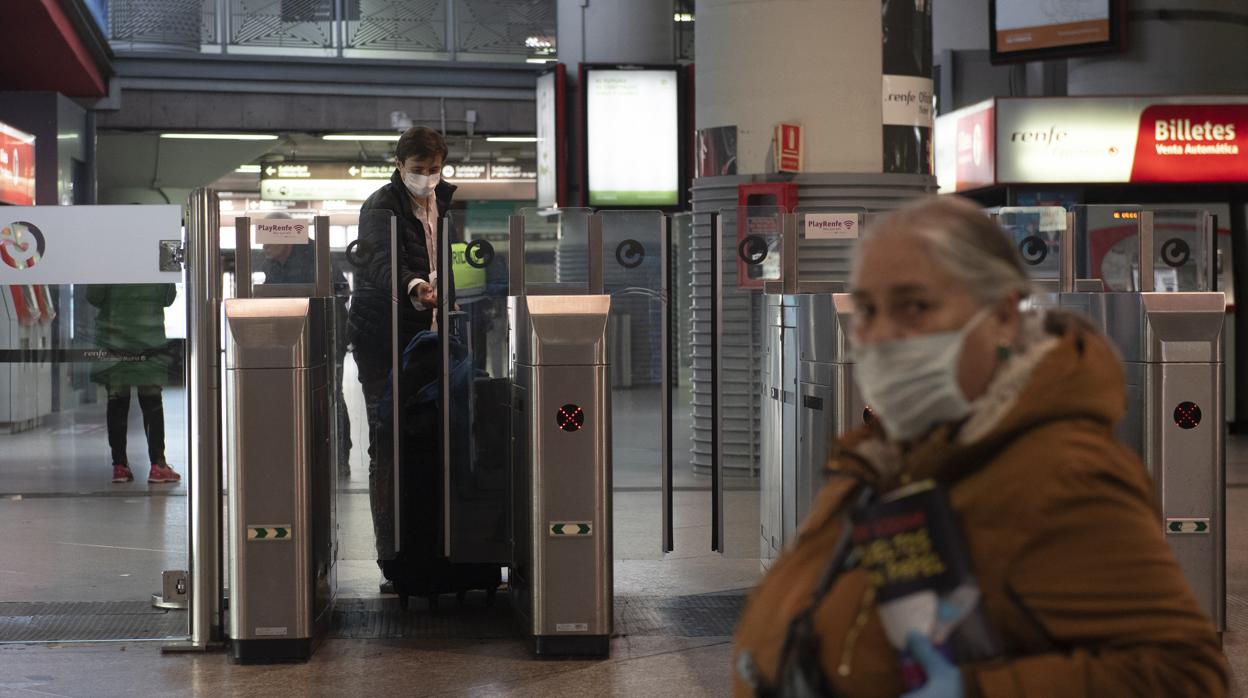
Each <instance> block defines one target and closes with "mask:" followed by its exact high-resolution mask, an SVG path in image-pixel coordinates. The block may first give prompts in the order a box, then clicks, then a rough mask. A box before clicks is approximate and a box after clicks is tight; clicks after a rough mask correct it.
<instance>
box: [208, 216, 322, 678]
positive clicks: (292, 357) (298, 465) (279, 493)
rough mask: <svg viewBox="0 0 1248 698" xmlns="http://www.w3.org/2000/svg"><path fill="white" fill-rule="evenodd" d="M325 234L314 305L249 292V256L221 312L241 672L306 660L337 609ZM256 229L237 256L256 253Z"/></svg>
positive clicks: (233, 648) (242, 237) (242, 238)
mask: <svg viewBox="0 0 1248 698" xmlns="http://www.w3.org/2000/svg"><path fill="white" fill-rule="evenodd" d="M244 221H245V219H244ZM318 224H319V225H318V228H319V230H318V232H319V234H318V236H317V240H316V243H317V248H318V249H317V250H316V253H317V254H316V257H317V258H318V259H317V261H318V262H319V263H318V264H317V268H316V284H315V288H314V289H312V293H313V297H311V298H307V297H297V296H298V295H302V294H301V293H299V291H302V290H303V289H292V295H295V296H296V297H281V296H282V295H283V294H282V293H281V292H280V291H279V290H278V289H277V288H275V287H270V288H268V289H264V290H263V291H267V292H263V291H262V290H261V289H260V288H259V287H257V289H255V292H254V293H253V289H252V288H251V284H250V283H249V281H250V279H251V274H250V266H251V265H250V260H249V255H248V254H247V253H245V252H244V253H242V254H239V255H237V261H236V269H237V270H238V277H237V278H238V279H240V281H239V284H238V292H237V295H238V297H236V298H233V299H230V300H227V301H225V304H224V306H225V327H226V337H227V338H226V366H225V367H226V371H225V373H226V379H225V386H224V387H225V402H226V419H225V433H226V440H225V443H226V451H225V462H226V490H227V492H228V493H229V497H230V506H229V516H228V520H227V530H228V534H227V536H226V539H227V552H228V556H229V565H228V567H229V588H230V595H231V598H230V605H229V639H230V659H231V660H232V661H235V662H240V663H268V662H280V661H303V660H307V659H308V658H309V657H310V656H311V654H312V652H313V651H314V649H315V647H316V645H317V644H318V643H319V641H320V640H321V639H323V638H324V636H325V633H326V632H327V630H328V626H329V622H330V617H331V612H332V610H333V603H334V596H335V593H336V573H335V564H334V563H335V552H336V551H335V548H336V525H335V521H334V515H333V514H334V505H333V499H334V490H335V482H336V477H335V467H334V464H333V462H332V454H333V453H334V450H333V444H334V439H336V438H337V434H336V425H335V423H334V420H333V418H332V414H333V410H334V407H335V406H334V405H333V404H332V403H333V401H334V400H335V398H334V391H333V390H331V389H330V386H331V385H332V379H331V374H332V372H333V370H334V369H333V361H332V358H331V357H332V354H331V345H332V339H331V338H332V336H333V333H332V330H331V328H332V326H333V312H334V301H333V298H332V297H330V296H331V290H330V284H329V272H328V252H329V235H328V219H325V218H320V219H318ZM292 225H293V224H292ZM249 227H250V226H249V225H247V224H246V223H245V222H244V223H243V224H242V225H240V226H239V227H238V237H239V240H238V242H239V244H238V245H237V248H236V249H238V250H244V251H245V250H249V249H250V247H251V245H250V234H249ZM305 244H306V241H305ZM253 295H263V296H267V297H253Z"/></svg>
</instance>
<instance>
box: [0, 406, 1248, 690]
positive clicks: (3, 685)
mask: <svg viewBox="0 0 1248 698" xmlns="http://www.w3.org/2000/svg"><path fill="white" fill-rule="evenodd" d="M171 402H173V400H171V399H170V398H168V397H167V400H166V409H171V408H170V407H169V405H170V403H171ZM171 411H172V409H171ZM136 416H137V415H136ZM170 421H171V423H175V424H176V423H178V422H179V419H175V418H173V417H172V416H171V419H170ZM57 429H59V430H61V431H60V432H57V433H56V434H52V433H51V432H52V431H54V430H57ZM639 429H640V428H639ZM97 431H98V430H97ZM132 433H135V434H137V433H139V432H138V431H137V424H136V428H135V429H134V430H132ZM46 436H53V437H54V438H53V439H51V440H49V439H48V438H46ZM360 436H361V437H362V434H361V435H360ZM102 438H103V435H102V434H98V433H96V432H93V431H92V427H91V423H90V420H87V419H84V420H83V421H82V423H79V424H60V425H53V426H50V427H49V434H48V435H45V438H44V439H43V440H42V441H41V442H36V441H34V440H32V439H27V440H26V441H23V439H21V438H15V437H7V438H5V439H4V441H3V442H2V443H3V445H4V446H5V450H4V451H0V492H3V493H5V494H6V495H7V496H0V531H3V532H4V535H0V602H5V601H31V600H42V601H58V600H59V601H82V600H134V599H142V598H145V597H146V596H147V595H148V594H150V593H151V592H152V591H155V590H156V583H157V582H156V580H157V578H158V577H157V576H156V575H158V574H159V571H160V570H161V569H165V568H170V567H174V566H178V565H180V564H185V550H186V531H185V521H186V511H185V506H186V498H185V496H184V492H185V490H184V488H178V487H174V488H164V489H150V488H148V487H147V486H146V484H134V485H124V486H120V487H118V488H113V487H108V486H105V485H101V484H100V483H99V481H98V475H97V473H98V468H95V467H94V466H95V465H98V461H99V454H100V452H101V450H100V448H99V444H98V443H95V442H96V441H99V440H100V439H102ZM172 438H174V437H171V439H172ZM177 438H180V437H177ZM357 443H362V441H357ZM636 443H644V442H642V441H640V439H639V440H638V441H637V442H636ZM50 449H51V450H56V451H57V452H60V453H61V456H62V458H61V460H60V461H58V463H59V465H57V464H49V463H48V462H47V461H46V459H45V460H43V461H41V460H40V458H39V457H40V456H46V455H47V452H48V451H49V450H50ZM135 450H136V452H137V449H135ZM1227 460H1228V464H1227V479H1228V490H1227V509H1228V529H1229V531H1230V536H1229V541H1228V559H1227V568H1228V569H1227V577H1228V610H1229V616H1230V632H1228V633H1227V634H1226V636H1225V647H1226V652H1227V656H1228V657H1229V658H1230V661H1231V664H1232V668H1233V671H1234V674H1235V695H1238V696H1243V697H1244V698H1248V537H1245V536H1243V535H1240V534H1241V532H1248V438H1235V439H1232V440H1231V441H1230V443H1229V444H1228V458H1227ZM638 477H639V478H641V479H643V480H644V478H645V477H648V476H645V475H639V476H638ZM697 483H698V480H697V479H696V477H694V476H692V475H689V476H688V481H687V482H684V483H682V484H683V489H682V490H681V491H679V492H678V493H677V495H676V527H677V537H676V542H677V550H676V552H675V553H674V554H672V555H669V556H667V557H666V558H664V559H658V557H657V556H655V555H650V554H644V555H643V554H640V553H649V552H653V551H652V550H651V548H652V546H651V545H650V543H649V541H648V538H649V535H650V531H652V530H653V528H654V523H653V522H654V518H655V509H654V501H655V498H654V496H653V494H652V493H647V492H644V491H641V492H637V491H627V492H620V493H617V499H616V512H617V529H618V530H620V531H631V532H632V533H629V534H627V535H626V536H625V537H626V538H627V537H629V536H631V537H632V538H633V539H634V540H633V543H632V544H631V545H632V546H633V550H634V552H637V553H639V554H638V555H634V557H643V558H646V557H648V558H653V559H633V560H622V561H620V562H618V563H617V566H616V587H617V593H620V594H652V595H659V596H672V595H679V594H696V593H711V592H719V591H725V590H733V589H743V588H747V587H749V586H750V585H751V584H753V583H754V581H755V579H756V577H757V562H756V561H754V560H750V559H748V558H746V557H740V558H733V557H727V558H725V557H721V556H719V555H717V554H713V553H711V552H710V551H709V526H710V506H709V503H710V496H709V492H707V491H706V490H697V489H695V487H696V485H697ZM17 495H21V498H20V499H19V498H16V497H17ZM734 496H736V497H738V498H739V500H740V501H735V500H734V502H732V503H731V506H729V507H728V508H727V513H728V514H729V515H731V516H735V517H739V518H737V519H736V521H737V528H740V529H741V532H742V534H744V533H745V532H746V528H747V526H748V524H749V521H748V516H745V515H744V512H748V511H749V510H750V506H751V505H752V501H751V500H750V497H751V496H753V495H751V494H749V493H741V494H737V495H734ZM339 511H340V516H341V520H342V521H343V525H344V529H343V535H342V551H343V552H342V556H341V557H342V558H343V559H342V560H341V561H340V563H339V566H340V567H339V578H340V591H341V593H342V595H343V596H345V597H369V596H373V595H375V591H376V584H377V581H378V576H377V571H376V566H375V563H374V562H373V561H372V559H371V558H372V555H371V535H370V531H371V528H370V525H369V520H368V510H367V494H366V482H365V479H364V468H363V464H362V463H358V462H357V464H356V467H355V468H354V471H353V477H352V479H351V480H350V481H348V482H347V483H346V486H345V488H344V492H343V493H342V495H341V497H340V500H339ZM749 547H750V546H749V544H748V536H744V535H743V537H742V539H741V540H740V541H739V542H738V544H737V545H736V549H738V550H739V551H741V552H748V550H749ZM417 609H418V610H417V611H416V612H424V611H423V608H422V607H421V606H420V605H419V604H418V605H417ZM443 612H453V606H452V608H450V609H444V611H443ZM729 655H730V644H729V638H728V637H725V636H717V637H683V636H679V635H670V636H629V637H619V638H616V639H615V640H613V642H612V656H611V658H610V659H609V660H605V661H535V660H533V659H531V658H530V657H529V656H528V654H527V653H526V651H525V649H524V648H523V646H522V645H521V644H520V643H519V642H518V641H515V640H510V639H506V640H499V639H493V640H408V641H396V640H330V641H328V642H327V643H326V644H325V645H324V646H323V647H322V648H321V649H320V651H319V652H318V654H317V655H316V657H314V659H313V660H312V661H311V662H310V663H309V664H307V665H303V666H275V667H238V666H233V665H230V664H228V663H227V662H226V660H225V657H224V656H223V655H222V654H204V655H162V654H161V653H160V647H159V643H154V642H137V643H136V642H126V643H111V644H60V645H6V646H0V698H6V697H8V696H15V697H18V696H20V697H27V696H31V697H33V696H75V697H77V696H82V697H84V698H85V697H87V696H147V695H152V696H155V695H247V696H251V695H254V696H285V695H299V696H304V695H317V696H321V695H324V696H338V695H349V694H364V695H367V694H371V695H402V696H433V695H463V696H490V695H516V696H530V695H531V696H541V697H542V698H554V697H558V696H584V695H621V696H624V695H627V696H639V695H645V696H649V695H664V696H667V695H681V696H700V695H707V696H714V695H723V694H724V693H725V692H726V691H727V689H728V685H729V674H728V671H729Z"/></svg>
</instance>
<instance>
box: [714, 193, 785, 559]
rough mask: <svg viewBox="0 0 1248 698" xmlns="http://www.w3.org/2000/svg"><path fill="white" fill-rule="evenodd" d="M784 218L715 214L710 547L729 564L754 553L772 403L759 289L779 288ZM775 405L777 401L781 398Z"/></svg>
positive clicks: (765, 210)
mask: <svg viewBox="0 0 1248 698" xmlns="http://www.w3.org/2000/svg"><path fill="white" fill-rule="evenodd" d="M782 214H783V212H782V210H781V209H780V208H779V207H776V206H755V207H741V208H727V209H723V210H722V211H720V212H719V218H718V227H717V230H716V231H715V233H714V235H715V239H716V240H717V243H716V247H717V249H716V250H715V252H716V271H715V272H712V276H713V283H714V284H715V286H716V292H715V293H714V294H713V295H714V302H715V306H716V307H715V313H714V314H715V318H716V323H715V330H714V360H713V361H714V365H715V368H716V372H715V374H714V377H713V380H712V385H713V386H715V400H714V402H715V404H714V407H713V409H712V410H711V414H712V421H713V425H714V426H713V428H714V430H715V439H714V441H715V444H714V446H715V458H714V460H715V471H714V478H715V497H716V506H715V507H714V517H715V518H716V521H715V522H714V529H715V536H714V538H715V540H714V541H713V542H714V545H715V547H716V548H717V549H719V550H721V551H722V552H723V553H724V554H726V555H729V556H732V557H758V556H759V553H760V549H759V543H760V530H761V529H760V499H759V496H760V495H759V490H760V484H761V482H760V475H761V473H762V470H763V466H764V465H765V464H764V463H763V460H762V459H763V457H764V455H763V443H762V441H763V439H762V432H761V424H762V422H761V419H762V415H763V411H764V410H766V409H767V408H768V407H769V405H768V404H767V403H769V402H771V396H770V394H768V395H764V384H763V379H762V372H763V361H764V354H765V352H764V335H765V333H766V329H767V318H766V313H765V309H766V303H765V297H764V294H763V289H764V286H765V284H767V283H768V282H779V281H781V280H782V275H781V269H782V264H781V258H782V257H783V249H782V244H781V240H782V235H781V226H782V225H783V222H784V221H783V215H782ZM778 397H783V396H779V395H778Z"/></svg>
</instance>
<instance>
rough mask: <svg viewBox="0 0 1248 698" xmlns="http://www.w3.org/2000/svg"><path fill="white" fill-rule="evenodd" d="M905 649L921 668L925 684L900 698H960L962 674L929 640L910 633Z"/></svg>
mask: <svg viewBox="0 0 1248 698" xmlns="http://www.w3.org/2000/svg"><path fill="white" fill-rule="evenodd" d="M906 648H907V649H908V650H909V651H910V656H911V657H914V659H915V661H917V662H918V663H919V666H921V667H923V673H924V674H927V683H925V684H923V687H922V688H916V689H915V690H913V691H910V692H909V693H907V694H905V695H903V696H902V697H901V698H962V672H961V671H959V670H958V667H956V666H954V665H953V664H951V663H950V662H949V660H948V659H945V656H944V655H943V654H941V653H940V651H939V650H937V649H936V648H935V647H933V646H932V641H931V640H929V639H927V637H926V636H925V635H922V634H920V633H910V637H909V638H907V640H906Z"/></svg>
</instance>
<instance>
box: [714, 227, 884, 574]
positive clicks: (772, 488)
mask: <svg viewBox="0 0 1248 698" xmlns="http://www.w3.org/2000/svg"><path fill="white" fill-rule="evenodd" d="M866 215H867V214H866V213H865V211H859V210H850V211H842V210H836V211H833V210H825V211H820V212H801V213H796V214H789V213H781V214H778V215H777V219H778V221H779V225H778V226H777V227H778V231H777V232H778V235H777V239H776V240H775V241H774V242H768V244H766V245H764V244H763V243H762V242H760V243H758V244H756V245H755V246H754V247H755V248H756V249H757V250H759V251H761V250H763V248H764V247H768V248H771V249H772V250H774V251H776V252H778V253H779V256H780V257H781V259H780V261H779V264H776V265H774V267H773V271H772V272H771V273H770V276H771V278H770V279H765V280H764V282H763V283H762V284H761V287H762V288H761V290H762V296H763V307H764V312H763V317H762V322H761V324H762V328H761V337H762V343H761V344H762V351H761V354H762V355H761V357H760V361H759V365H760V371H761V385H762V396H761V403H762V406H761V410H760V414H759V443H760V448H759V452H760V457H759V466H760V467H759V478H760V483H759V520H760V522H759V534H760V559H761V561H762V566H763V568H767V567H769V566H770V564H771V561H772V560H774V559H775V558H776V557H777V556H778V555H779V554H780V551H781V550H783V548H784V546H785V545H786V544H787V543H788V542H790V541H792V540H793V539H794V538H795V537H796V535H797V530H798V527H799V526H800V525H801V523H802V521H803V520H804V519H805V518H806V516H807V515H808V514H809V513H810V508H811V504H812V503H813V502H814V500H815V497H816V496H817V494H818V492H819V490H820V489H821V488H822V487H823V485H824V482H825V475H824V472H825V471H824V468H825V466H826V464H827V459H828V454H829V451H830V447H831V444H832V441H833V440H834V439H836V438H837V437H838V436H839V435H840V434H843V433H845V432H846V431H849V430H851V429H853V428H855V427H857V426H860V425H862V424H863V420H864V418H865V415H866V414H867V413H866V408H865V405H864V404H863V401H862V399H861V397H860V396H859V395H858V391H857V389H856V388H855V387H854V384H853V377H852V360H851V358H850V353H849V331H850V321H851V320H852V318H853V302H852V299H851V298H850V296H849V295H848V294H847V293H845V291H846V290H847V287H848V284H847V283H846V282H844V281H802V280H800V279H799V278H798V267H799V265H798V260H797V257H798V255H799V250H801V249H802V248H803V246H805V245H808V244H810V243H809V242H808V240H810V239H811V238H812V237H813V236H812V229H814V230H816V231H823V230H825V229H828V228H832V229H834V230H837V231H838V234H839V237H836V238H831V240H832V241H839V244H841V245H843V246H844V247H845V251H844V253H843V254H844V256H845V257H846V258H848V256H849V248H850V247H852V245H853V244H856V240H857V231H858V229H859V228H860V226H861V225H862V223H863V221H864V219H865V217H866ZM841 230H843V231H845V232H843V233H841V232H840V231H841ZM815 239H818V238H815ZM745 240H746V241H745V242H744V243H742V244H741V246H740V247H739V250H738V254H739V255H740V257H739V258H740V260H741V263H742V264H745V265H750V264H755V265H760V266H761V265H763V264H764V263H765V260H766V258H767V256H769V255H768V254H761V252H760V253H757V254H755V253H753V251H752V250H751V246H750V244H749V238H748V237H747V238H746V239H745ZM824 244H827V243H826V242H824ZM769 254H770V253H769ZM765 275H766V273H765ZM777 276H778V277H779V278H776V277H777Z"/></svg>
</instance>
